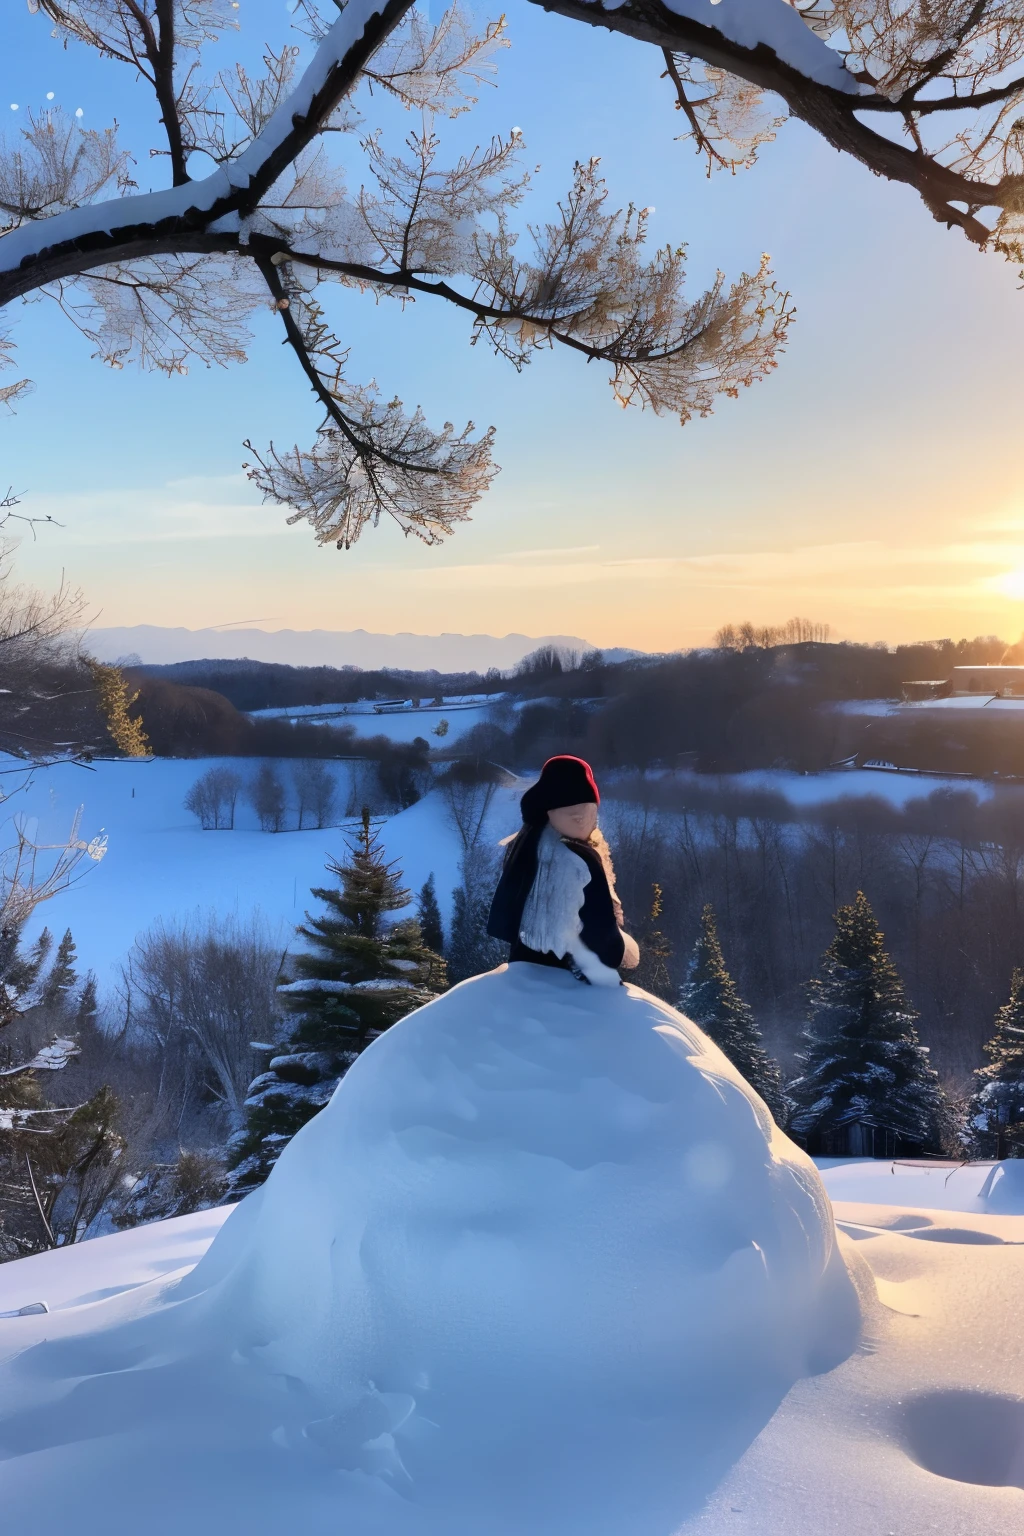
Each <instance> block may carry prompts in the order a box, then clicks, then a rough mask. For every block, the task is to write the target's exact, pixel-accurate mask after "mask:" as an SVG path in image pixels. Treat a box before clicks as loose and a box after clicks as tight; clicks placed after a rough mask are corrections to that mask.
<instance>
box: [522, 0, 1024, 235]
mask: <svg viewBox="0 0 1024 1536" xmlns="http://www.w3.org/2000/svg"><path fill="white" fill-rule="evenodd" d="M533 3H534V4H541V5H543V6H544V8H545V9H546V10H553V11H557V12H558V13H559V14H560V15H563V16H568V17H571V18H573V19H575V20H578V21H586V22H589V23H590V24H591V25H593V26H602V27H608V28H610V29H611V30H613V31H619V32H623V33H625V34H627V35H628V36H631V37H636V38H640V39H641V40H642V41H645V42H648V43H654V44H655V45H656V46H657V47H658V48H660V49H661V50H662V54H663V57H665V58H666V60H667V61H672V62H674V64H675V69H674V70H673V68H672V66H671V63H670V67H669V68H668V70H667V71H666V72H667V73H668V75H669V77H670V79H671V80H672V85H673V91H674V94H675V96H676V100H677V105H678V106H679V107H680V108H681V110H683V111H684V112H685V113H686V115H687V117H688V118H689V121H690V129H691V132H690V134H689V135H684V137H693V138H694V139H695V141H696V143H697V146H698V149H699V150H701V151H702V152H704V153H707V154H708V155H709V160H710V163H711V164H714V163H718V162H717V160H716V156H720V157H721V162H722V163H725V164H727V165H729V167H730V169H735V168H736V166H737V165H741V164H749V163H750V159H751V156H750V154H749V148H750V147H751V145H750V128H749V119H750V114H751V113H752V112H753V111H754V109H755V108H756V107H757V105H758V103H757V94H754V93H758V94H759V93H762V92H768V93H772V94H773V95H774V96H776V97H778V98H779V99H780V100H781V102H782V103H783V104H784V106H785V108H786V110H787V111H788V113H789V115H790V116H792V117H797V118H800V119H801V120H802V121H803V122H805V123H807V124H808V125H809V126H810V127H811V128H813V129H814V130H815V132H817V133H819V134H820V135H821V136H822V137H823V138H824V139H825V140H826V141H827V142H828V143H829V144H831V145H832V146H833V147H834V148H836V149H838V150H841V151H842V152H844V153H846V154H850V155H853V156H854V157H855V158H856V159H858V160H860V161H861V162H862V163H863V164H864V165H866V166H867V167H868V168H869V169H870V170H872V171H873V172H874V173H875V174H876V175H879V176H884V177H886V178H887V179H888V180H891V181H900V182H904V183H905V184H907V185H908V186H911V187H913V188H915V189H916V191H917V192H918V193H919V195H920V196H921V198H922V199H923V201H924V203H925V205H926V207H927V208H928V209H929V211H930V212H931V213H932V215H933V216H934V217H935V218H936V219H938V220H939V221H940V222H942V223H944V224H947V225H948V226H949V227H951V228H953V227H957V228H960V229H961V230H963V232H964V234H966V235H967V237H968V238H969V239H970V240H972V241H974V242H975V244H977V245H979V246H982V247H986V246H994V247H995V248H997V249H999V250H1002V251H1003V252H1004V254H1006V255H1007V256H1008V257H1010V258H1011V259H1012V260H1018V259H1022V260H1024V248H1022V237H1024V212H1022V210H1024V157H1022V137H1024V134H1022V130H1021V128H1020V127H1019V123H1020V118H1021V107H1022V105H1024V6H1022V3H1021V0H902V3H896V0H792V3H790V0H717V3H716V0H621V3H615V0H608V3H607V4H602V3H601V0H533ZM694 69H696V71H697V75H698V77H701V76H702V74H703V73H704V71H706V69H710V70H712V71H717V72H724V73H725V74H726V75H731V76H733V77H735V79H736V80H737V81H742V82H745V83H746V85H747V86H748V87H749V88H751V89H750V90H748V91H746V92H739V91H738V88H736V87H733V88H731V90H729V91H726V90H725V88H724V87H723V86H722V85H719V84H718V83H717V78H716V76H714V75H713V76H712V77H711V78H712V81H713V83H715V85H716V90H715V91H712V92H710V93H708V92H706V91H703V90H702V91H701V96H700V99H699V100H697V101H694V100H693V99H692V94H691V91H690V90H689V89H688V88H687V87H688V85H689V84H690V83H691V82H690V76H691V74H692V72H693V70H694ZM718 92H723V94H724V95H725V96H726V97H727V98H728V97H729V96H733V97H734V98H736V99H738V100H740V101H741V102H742V105H743V108H744V111H743V115H742V118H741V121H740V123H739V124H738V125H735V124H733V122H732V111H731V103H730V102H728V101H727V102H726V103H725V104H726V105H728V106H729V107H730V110H729V111H726V112H725V113H724V115H723V112H722V110H721V107H720V106H719V103H718V102H717V100H716V94H717V93H718ZM709 97H710V99H709ZM760 110H761V111H763V112H764V113H765V114H766V115H770V114H771V112H772V108H771V107H770V106H769V105H768V104H763V105H762V106H761V108H760ZM951 112H953V113H956V114H957V120H956V128H955V130H954V131H952V132H950V131H949V130H945V131H944V130H943V129H942V127H941V124H942V122H943V121H946V120H948V114H949V113H951ZM709 113H711V114H712V116H711V117H710V118H709V117H708V114H709ZM871 114H880V115H881V118H882V123H883V125H884V126H880V127H875V126H873V125H872V123H871V121H870V120H869V119H870V117H871ZM894 118H895V119H896V122H895V123H893V119H894ZM894 129H895V130H896V131H895V132H894V131H893V130H894ZM734 135H735V136H734ZM757 141H758V142H764V141H765V140H764V138H763V137H758V140H757ZM730 143H732V144H734V145H735V146H736V148H737V150H738V151H739V152H738V153H730V152H729V145H730ZM752 147H753V148H756V143H755V144H754V145H753V146H752ZM987 208H993V209H995V210H996V216H995V220H994V222H992V221H990V222H987V223H986V222H985V220H983V219H980V218H978V217H977V215H978V213H979V212H980V211H981V210H983V209H987Z"/></svg>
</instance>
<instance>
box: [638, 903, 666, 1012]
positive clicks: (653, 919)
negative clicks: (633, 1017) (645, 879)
mask: <svg viewBox="0 0 1024 1536" xmlns="http://www.w3.org/2000/svg"><path fill="white" fill-rule="evenodd" d="M664 894H665V893H664V891H663V890H662V888H661V886H660V885H659V884H658V882H657V881H656V880H655V881H654V882H653V883H652V885H651V906H650V911H649V912H648V914H647V917H646V918H645V920H644V923H643V926H642V927H641V929H640V932H639V934H638V935H637V942H638V943H639V945H640V964H639V965H638V966H637V968H636V970H635V971H634V972H633V974H632V975H631V976H630V978H629V979H630V981H635V982H636V984H637V986H638V987H643V988H644V990H645V991H646V992H653V993H654V995H655V997H662V998H664V999H665V1001H666V1002H668V1001H670V1000H671V993H672V979H671V977H670V976H669V970H668V963H669V961H670V960H671V958H672V945H671V943H670V941H669V939H668V938H667V936H666V935H665V933H664V932H663V931H662V929H661V927H660V926H659V923H660V919H661V917H662V915H663V913H664V910H665V903H664V901H663V899H662V898H663V897H664Z"/></svg>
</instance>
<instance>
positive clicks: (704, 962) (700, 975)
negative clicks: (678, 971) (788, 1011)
mask: <svg viewBox="0 0 1024 1536" xmlns="http://www.w3.org/2000/svg"><path fill="white" fill-rule="evenodd" d="M679 1007H680V1010H681V1011H682V1012H683V1013H685V1014H686V1016H687V1018H688V1019H692V1020H693V1022H694V1023H695V1024H699V1025H700V1027H701V1029H702V1030H703V1031H704V1033H705V1034H706V1035H710V1037H711V1039H712V1040H713V1041H714V1042H715V1044H716V1045H717V1046H718V1048H719V1050H720V1051H722V1052H723V1054H724V1055H726V1056H728V1058H729V1060H730V1061H731V1062H732V1064H733V1066H734V1067H736V1068H737V1070H738V1071H739V1072H741V1073H742V1074H743V1076H744V1077H745V1078H746V1080H747V1082H748V1083H749V1084H750V1086H751V1087H752V1088H753V1089H754V1091H755V1092H756V1093H759V1094H760V1095H761V1098H762V1099H764V1102H765V1103H766V1104H767V1106H768V1108H769V1109H770V1110H771V1112H772V1115H773V1117H774V1119H775V1121H776V1123H777V1124H778V1125H785V1123H786V1118H787V1114H788V1111H789V1104H788V1102H787V1099H786V1095H785V1093H784V1091H783V1087H782V1074H781V1073H780V1071H779V1068H778V1066H777V1064H776V1063H775V1062H774V1061H773V1060H772V1058H771V1057H770V1056H769V1055H768V1052H767V1051H766V1050H765V1048H764V1046H763V1045H762V1043H761V1031H760V1030H759V1029H758V1027H757V1021H756V1020H755V1018H754V1014H753V1010H752V1009H751V1007H750V1005H749V1003H746V1002H744V1000H743V998H742V997H740V994H739V990H738V988H737V986H736V983H735V982H734V981H733V979H732V976H731V975H730V974H729V971H728V969H727V967H726V964H725V957H724V955H723V954H722V944H721V940H720V939H719V937H718V923H717V922H716V920H715V909H714V907H713V906H711V904H710V903H708V904H707V905H706V906H705V908H704V910H703V912H702V913H701V917H700V932H699V934H698V936H697V942H696V944H695V945H694V948H693V954H692V955H691V957H690V964H689V967H688V970H687V977H686V981H685V982H684V983H683V986H682V988H681V990H680V994H679Z"/></svg>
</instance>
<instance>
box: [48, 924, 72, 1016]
mask: <svg viewBox="0 0 1024 1536" xmlns="http://www.w3.org/2000/svg"><path fill="white" fill-rule="evenodd" d="M77 958H78V948H77V946H76V944H75V941H74V939H73V938H72V937H71V929H70V928H65V930H64V937H63V938H62V939H61V941H60V943H59V944H58V945H57V953H56V954H55V955H54V957H53V964H52V965H51V966H50V969H49V972H48V973H47V977H46V980H45V981H44V982H43V985H42V987H41V988H40V991H39V1001H40V1003H41V1004H42V1005H43V1007H44V1008H59V1009H67V1008H68V1007H70V1004H71V994H72V993H73V992H74V990H75V987H76V986H77V985H78V972H77V971H76V970H75V961H76V960H77Z"/></svg>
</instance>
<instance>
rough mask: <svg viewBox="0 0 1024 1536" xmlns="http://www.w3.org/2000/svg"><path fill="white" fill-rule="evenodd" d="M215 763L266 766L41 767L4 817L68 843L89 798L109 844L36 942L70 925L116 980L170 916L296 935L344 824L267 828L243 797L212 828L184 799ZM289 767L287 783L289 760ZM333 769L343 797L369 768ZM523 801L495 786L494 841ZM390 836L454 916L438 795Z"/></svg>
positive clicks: (14, 780) (44, 918)
mask: <svg viewBox="0 0 1024 1536" xmlns="http://www.w3.org/2000/svg"><path fill="white" fill-rule="evenodd" d="M217 764H220V765H223V766H225V767H229V768H232V769H234V770H235V771H237V772H239V773H241V774H242V775H243V776H245V775H247V774H251V773H253V772H254V771H255V769H256V766H257V765H256V764H255V763H253V762H250V761H249V760H246V759H239V758H203V759H196V760H183V759H176V758H157V759H154V760H153V761H151V762H132V761H123V760H122V761H111V762H97V763H95V764H94V765H93V766H92V768H91V769H86V768H81V767H77V766H75V765H74V764H70V763H68V764H58V765H55V766H54V767H51V768H46V769H39V770H38V771H37V772H36V774H35V775H34V777H33V778H32V779H31V781H30V782H28V784H27V787H26V788H24V789H21V790H18V791H17V792H16V793H13V794H12V795H11V799H10V800H8V801H7V803H6V805H5V806H4V814H5V818H7V819H10V818H13V817H17V818H18V819H19V820H21V821H22V823H23V825H24V826H25V828H26V831H27V832H28V834H29V835H30V836H31V837H33V838H34V840H35V841H37V842H42V843H50V842H62V841H63V840H64V839H65V838H66V837H67V834H68V830H69V828H70V826H71V823H72V820H73V818H74V816H75V813H76V812H77V810H78V809H79V807H82V808H83V810H82V823H81V835H82V836H83V837H84V838H86V839H88V838H91V837H93V836H95V835H97V834H99V833H103V834H105V835H106V837H107V839H108V848H107V853H106V856H105V857H104V858H103V860H102V862H101V863H99V864H93V863H92V862H91V861H89V860H86V861H83V865H82V866H81V867H82V868H83V870H84V873H83V874H82V877H81V879H79V880H78V882H77V883H76V884H75V885H73V886H72V887H71V889H70V890H68V891H65V892H63V893H62V894H60V895H58V896H57V897H56V898H55V899H54V900H53V901H51V902H46V903H44V904H43V905H42V906H41V907H39V908H37V910H36V912H35V913H34V914H33V917H32V919H31V921H30V923H29V925H28V927H27V929H26V937H27V939H29V940H31V939H32V938H34V937H35V935H36V934H37V933H38V931H39V930H40V929H41V928H42V927H44V926H47V925H48V926H49V927H50V928H52V929H56V930H57V932H58V933H63V931H64V929H65V928H68V927H70V929H71V931H72V933H73V934H74V937H75V941H76V943H77V945H78V955H79V961H80V965H81V968H82V969H85V968H87V967H91V968H92V969H93V970H95V971H96V973H97V977H98V979H99V981H100V983H101V986H107V985H109V984H110V983H111V982H112V981H113V980H114V978H115V975H116V968H117V966H118V964H119V963H120V962H121V961H122V960H123V959H124V957H125V956H126V955H127V953H128V951H129V949H130V948H131V946H132V944H133V943H134V941H135V938H136V936H137V935H138V934H139V933H141V932H143V931H144V930H145V929H146V928H148V927H149V926H150V925H151V924H153V923H155V922H157V921H158V920H160V919H163V920H164V921H167V922H174V921H180V920H185V919H188V918H191V917H193V916H195V915H197V914H198V915H201V916H205V915H207V914H209V913H214V914H216V915H217V916H218V917H220V918H228V917H238V918H240V919H241V920H243V921H244V920H246V919H247V918H248V917H249V916H251V915H252V914H253V913H257V914H259V916H260V917H261V918H262V919H263V921H264V922H265V924H266V926H267V928H268V931H269V932H270V934H271V936H272V938H273V940H274V942H280V943H282V944H284V943H287V942H288V940H289V938H290V937H291V935H292V932H293V930H294V927H295V925H296V923H298V922H300V921H301V920H302V915H303V912H304V911H305V909H306V907H307V906H308V905H309V903H310V896H309V892H310V887H311V886H314V885H319V884H320V883H322V879H323V874H324V863H325V861H326V859H327V858H328V857H329V856H335V857H337V856H340V855H341V854H342V853H343V851H344V848H345V837H346V828H345V826H342V827H327V828H324V829H323V830H321V831H317V830H313V829H308V828H307V829H306V830H305V831H303V832H296V831H292V832H278V833H267V832H261V831H259V828H258V823H257V822H256V818H255V815H254V813H253V812H252V810H251V809H250V808H249V807H248V806H246V805H243V804H242V803H241V802H240V803H239V806H238V811H237V814H236V824H235V830H234V831H230V832H229V831H220V832H204V831H203V830H202V828H201V827H200V825H199V823H198V821H197V820H196V818H195V817H194V816H192V815H190V813H189V812H188V811H186V810H185V809H184V807H183V804H182V802H183V800H184V797H185V794H186V792H187V790H188V789H189V788H190V786H191V785H192V784H193V783H194V782H195V780H196V779H197V778H198V777H199V776H200V774H202V773H204V772H205V771H206V770H207V769H208V768H210V767H211V766H214V765H217ZM279 766H280V769H281V772H282V777H283V778H284V779H285V782H286V783H287V781H288V774H289V771H290V767H291V764H290V763H289V762H288V761H282V762H281V763H280V765H279ZM330 766H331V769H332V772H335V773H336V774H337V777H338V779H339V784H340V790H341V794H340V803H342V804H344V801H345V797H346V794H347V786H348V783H349V781H350V778H351V776H352V774H353V773H358V772H359V771H360V770H361V765H360V764H358V763H331V765H330ZM19 782H21V778H20V776H12V775H8V776H7V778H6V780H5V784H6V789H7V792H8V793H10V792H11V791H12V790H13V789H14V788H15V786H16V785H17V784H18V783H19ZM516 799H517V794H516V792H515V791H509V790H499V791H497V792H496V794H495V799H494V803H493V805H492V808H491V816H490V819H489V822H488V828H487V835H488V837H491V836H493V841H494V842H495V843H497V841H498V839H499V838H501V837H504V836H505V835H506V834H507V833H508V832H512V831H514V830H515V828H516V826H517V825H518V822H519V815H518V809H517V806H516ZM349 830H351V824H349ZM6 835H7V836H9V832H8V833H7V834H6ZM382 835H383V840H384V844H385V847H386V849H387V852H388V855H389V856H390V857H391V858H393V859H397V860H398V862H399V866H400V868H401V869H402V870H403V871H404V876H405V881H406V884H407V885H408V886H409V888H410V890H411V891H412V892H413V894H414V895H415V893H416V892H417V891H418V890H419V889H420V887H421V886H422V885H423V882H424V881H425V880H426V878H427V876H428V875H430V874H431V873H434V875H435V879H436V884H437V892H438V898H439V901H440V904H441V909H442V913H443V914H444V915H445V917H446V918H447V916H448V915H449V913H450V907H451V892H452V890H453V889H454V887H455V886H456V885H457V884H458V881H459V857H460V845H459V841H458V837H457V834H456V831H455V828H454V826H453V825H452V823H451V821H450V819H449V817H448V815H447V812H446V810H445V807H444V804H443V802H442V800H441V798H440V796H439V795H437V794H432V795H428V796H427V797H426V798H425V799H424V800H421V801H419V802H418V803H417V804H416V805H414V806H412V807H410V809H409V810H407V811H403V812H401V813H400V814H399V815H396V816H394V817H392V818H391V820H390V821H389V822H387V823H386V824H385V826H384V828H383V833H382Z"/></svg>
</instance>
